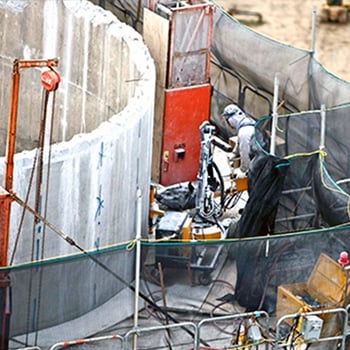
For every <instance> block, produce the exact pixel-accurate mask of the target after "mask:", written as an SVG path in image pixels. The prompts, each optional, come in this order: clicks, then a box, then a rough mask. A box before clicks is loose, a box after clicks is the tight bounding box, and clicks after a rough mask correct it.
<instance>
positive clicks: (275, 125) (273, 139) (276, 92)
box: [270, 73, 280, 155]
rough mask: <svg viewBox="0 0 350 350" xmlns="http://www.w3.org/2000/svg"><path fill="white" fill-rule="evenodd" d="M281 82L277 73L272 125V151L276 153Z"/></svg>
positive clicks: (273, 153)
mask: <svg viewBox="0 0 350 350" xmlns="http://www.w3.org/2000/svg"><path fill="white" fill-rule="evenodd" d="M279 83H280V75H279V73H276V75H275V86H274V92H273V105H272V126H271V144H270V153H271V154H272V155H275V152H276V128H277V119H278V113H277V104H278V88H279Z"/></svg>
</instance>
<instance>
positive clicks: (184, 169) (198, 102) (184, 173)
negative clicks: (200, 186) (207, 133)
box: [160, 84, 211, 186]
mask: <svg viewBox="0 0 350 350" xmlns="http://www.w3.org/2000/svg"><path fill="white" fill-rule="evenodd" d="M210 97H211V87H210V84H202V85H195V86H190V87H181V88H175V89H167V90H165V100H164V116H163V141H162V161H161V169H160V184H162V185H163V186H169V185H173V184H176V183H180V182H186V181H194V180H196V178H197V172H198V167H199V156H200V134H199V126H200V125H201V124H202V122H203V121H205V120H209V115H210Z"/></svg>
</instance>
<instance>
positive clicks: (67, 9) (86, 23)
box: [0, 0, 155, 336]
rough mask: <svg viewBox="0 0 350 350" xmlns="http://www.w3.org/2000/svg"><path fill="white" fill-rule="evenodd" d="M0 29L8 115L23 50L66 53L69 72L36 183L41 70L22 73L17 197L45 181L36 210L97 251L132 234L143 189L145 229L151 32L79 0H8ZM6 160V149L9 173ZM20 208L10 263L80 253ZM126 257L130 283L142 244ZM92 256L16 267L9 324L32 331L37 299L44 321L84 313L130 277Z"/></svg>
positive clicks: (63, 63) (14, 214)
mask: <svg viewBox="0 0 350 350" xmlns="http://www.w3.org/2000/svg"><path fill="white" fill-rule="evenodd" d="M16 4H17V5H18V6H17V5H16ZM13 5H16V6H17V7H12V8H11V6H13ZM0 35H1V38H2V40H1V42H0V75H1V77H2V78H1V80H0V106H1V113H0V123H1V124H0V125H7V115H8V110H9V108H8V105H9V94H10V91H9V90H10V81H11V72H12V66H13V61H14V60H15V59H50V58H55V57H58V58H59V64H58V67H57V71H58V72H59V73H60V75H61V79H62V81H61V83H60V86H59V88H58V90H57V91H56V94H55V99H53V96H51V98H50V103H49V107H48V111H49V113H48V115H47V117H48V120H51V121H52V124H51V123H50V122H49V121H48V122H47V125H52V128H50V127H48V128H47V130H46V135H50V134H51V132H52V135H53V141H52V143H51V144H50V141H49V139H48V137H47V140H46V147H45V152H44V170H43V176H42V181H41V182H40V183H36V178H37V177H36V172H35V171H34V172H33V168H35V167H34V159H35V157H36V156H37V152H38V151H37V149H36V145H37V140H38V138H39V125H40V117H41V114H42V113H41V105H42V87H41V82H40V74H41V71H40V70H39V69H25V70H23V71H22V72H21V88H20V98H19V110H18V120H17V125H18V127H17V143H16V147H17V148H16V155H15V172H14V184H13V190H14V191H15V192H16V194H17V196H18V197H20V198H21V199H22V200H23V201H25V200H26V198H27V197H28V205H29V206H31V207H32V208H34V206H35V200H36V195H35V189H36V188H37V187H38V188H40V196H39V197H38V200H39V201H40V209H39V213H40V214H41V215H42V216H44V217H46V218H47V220H48V221H49V222H50V223H51V224H52V225H54V226H55V227H56V228H58V229H59V231H60V232H62V233H63V234H64V235H67V236H69V237H71V238H72V239H73V240H74V241H75V242H76V243H77V244H78V245H79V246H80V247H82V248H83V249H86V250H94V249H99V248H102V247H106V246H109V245H113V244H115V243H120V242H126V241H129V240H131V239H134V238H135V235H136V228H137V226H136V224H137V223H136V217H137V215H136V213H137V199H138V198H137V196H138V189H140V190H141V195H142V198H141V202H142V203H141V205H142V214H141V220H142V223H141V225H142V233H144V234H147V232H148V204H149V185H150V176H151V153H152V130H153V109H154V94H155V68H154V63H153V61H152V59H151V57H150V55H149V53H148V50H147V48H146V47H145V45H144V43H143V41H142V37H141V36H140V35H139V34H138V33H136V31H134V30H133V29H132V28H131V27H129V26H127V25H125V24H123V23H121V22H119V21H118V20H117V19H116V17H114V16H113V15H112V14H111V13H109V12H106V11H104V10H102V9H101V8H99V7H97V6H95V5H93V4H92V3H90V2H88V1H80V0H74V1H71V0H67V1H64V0H56V1H52V0H44V1H30V0H28V1H21V2H8V1H6V0H0ZM53 101H54V102H55V103H54V106H55V108H54V113H52V112H51V111H52V108H51V107H52V105H53ZM5 135H6V129H5V128H2V129H0V140H1V141H0V151H1V154H2V155H4V153H5V142H4V140H5V139H6V137H5ZM49 144H50V145H49ZM49 155H50V156H49ZM3 165H4V158H1V164H0V175H1V177H2V173H3V168H4V167H3ZM31 178H33V182H31ZM29 188H30V191H28V189H29ZM28 193H29V195H28ZM22 212H23V208H21V207H20V206H19V205H18V204H17V203H15V202H13V204H12V210H11V230H10V231H11V232H10V240H9V251H8V260H9V262H11V263H12V264H14V265H18V264H21V263H24V262H28V261H31V260H33V259H34V260H37V259H38V260H40V259H41V258H45V259H46V258H51V257H57V256H63V255H68V254H73V253H77V249H76V248H74V247H72V246H70V245H69V244H68V243H67V242H66V241H65V240H64V239H62V237H61V236H59V235H58V234H57V233H55V232H54V231H53V230H52V229H50V228H49V227H47V226H45V225H43V223H42V222H41V221H39V222H37V223H35V222H34V218H33V215H32V214H30V213H26V214H25V215H24V216H22ZM17 242H18V243H17ZM43 248H44V249H43ZM118 256H120V258H119V260H121V261H114V260H113V261H112V263H113V266H114V267H113V270H114V273H115V274H117V275H120V276H122V277H123V278H124V280H125V281H126V282H128V283H130V282H131V281H132V280H133V275H134V274H133V272H134V270H133V262H134V251H131V252H128V253H127V254H119V255H118ZM84 261H85V262H84ZM84 261H83V260H82V261H81V263H80V264H79V262H80V260H79V259H78V260H77V262H78V264H76V265H74V266H75V269H74V270H72V268H71V267H69V266H70V265H69V264H67V263H65V262H64V261H62V263H59V262H60V259H58V261H57V260H55V263H53V264H52V265H50V264H49V266H51V267H49V268H46V269H45V271H47V272H45V277H44V278H43V277H41V278H40V279H38V280H37V277H38V276H37V271H36V272H35V273H34V272H33V270H32V271H29V270H26V267H25V266H24V267H22V268H20V269H19V270H18V269H15V270H13V271H12V272H11V273H10V277H11V285H12V299H13V310H12V316H11V327H10V332H11V334H12V335H14V334H15V335H19V334H25V333H26V332H27V331H28V324H27V323H26V320H29V319H30V320H34V319H37V318H38V317H39V312H38V310H37V309H36V307H35V305H37V302H38V300H39V299H41V308H40V319H39V320H38V321H36V323H37V325H38V326H39V328H41V329H42V328H47V327H51V326H54V325H57V324H62V323H64V322H66V321H69V320H71V319H76V318H77V317H79V316H81V315H84V314H85V313H87V312H88V311H90V310H94V309H95V308H97V307H98V306H99V305H101V304H103V303H105V302H106V301H107V300H109V299H110V298H111V297H112V296H113V295H116V294H117V293H118V292H120V291H122V289H123V288H125V283H120V282H119V281H118V280H116V279H115V278H109V279H108V276H106V274H102V273H101V271H100V269H98V268H96V266H95V265H94V264H93V263H92V262H91V261H90V263H89V262H86V259H85V260H84ZM57 262H58V263H57ZM46 266H47V265H46ZM95 270H96V271H95ZM17 271H19V272H17ZM49 271H51V273H50V272H49ZM53 271H54V273H52V272H53ZM93 271H95V272H93ZM33 274H35V276H34V275H33ZM109 277H110V276H109ZM39 285H40V288H39V287H38V286H39ZM38 290H41V292H40V294H37V293H38V292H37V291H38ZM68 295H69V302H67V297H68ZM124 299H125V298H124ZM124 299H123V300H120V301H121V302H122V303H123V305H124V308H126V307H128V306H129V312H132V307H130V306H131V303H132V299H130V297H129V298H128V300H124ZM118 300H119V299H118ZM23 305H27V306H28V307H25V308H23ZM25 309H26V314H25V315H24V314H23V312H24V310H25ZM114 321H115V320H114ZM95 326H96V327H97V328H98V325H97V324H96V325H95ZM83 328H84V327H81V331H82V332H83V330H84V329H83ZM30 330H31V329H30ZM33 330H34V329H33ZM82 336H83V334H82Z"/></svg>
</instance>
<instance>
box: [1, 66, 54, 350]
mask: <svg viewBox="0 0 350 350" xmlns="http://www.w3.org/2000/svg"><path fill="white" fill-rule="evenodd" d="M57 64H58V59H50V60H19V59H16V60H15V61H14V62H13V69H12V79H11V90H10V111H9V117H8V130H7V143H6V154H5V170H4V178H3V186H2V187H1V186H0V332H1V333H0V350H8V345H9V344H8V343H9V333H10V315H11V286H10V278H9V275H8V271H7V270H5V269H2V270H1V268H4V267H7V251H8V238H9V230H10V212H11V202H12V198H11V193H12V192H13V189H12V185H13V167H14V162H13V159H14V155H15V142H16V128H17V109H18V95H19V83H20V69H21V68H34V67H53V66H57ZM54 78H55V79H58V81H57V84H55V85H54V87H57V85H58V82H59V76H58V75H57V76H56V77H54ZM45 83H47V82H45Z"/></svg>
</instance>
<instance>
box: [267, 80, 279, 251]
mask: <svg viewBox="0 0 350 350" xmlns="http://www.w3.org/2000/svg"><path fill="white" fill-rule="evenodd" d="M279 85H280V75H279V73H276V74H275V80H274V91H273V104H272V125H271V143H270V154H272V155H273V156H274V155H275V153H276V129H277V122H278V112H277V105H278V89H279ZM267 236H269V235H267ZM269 251H270V241H269V239H267V241H266V247H265V256H266V257H267V256H269Z"/></svg>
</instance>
